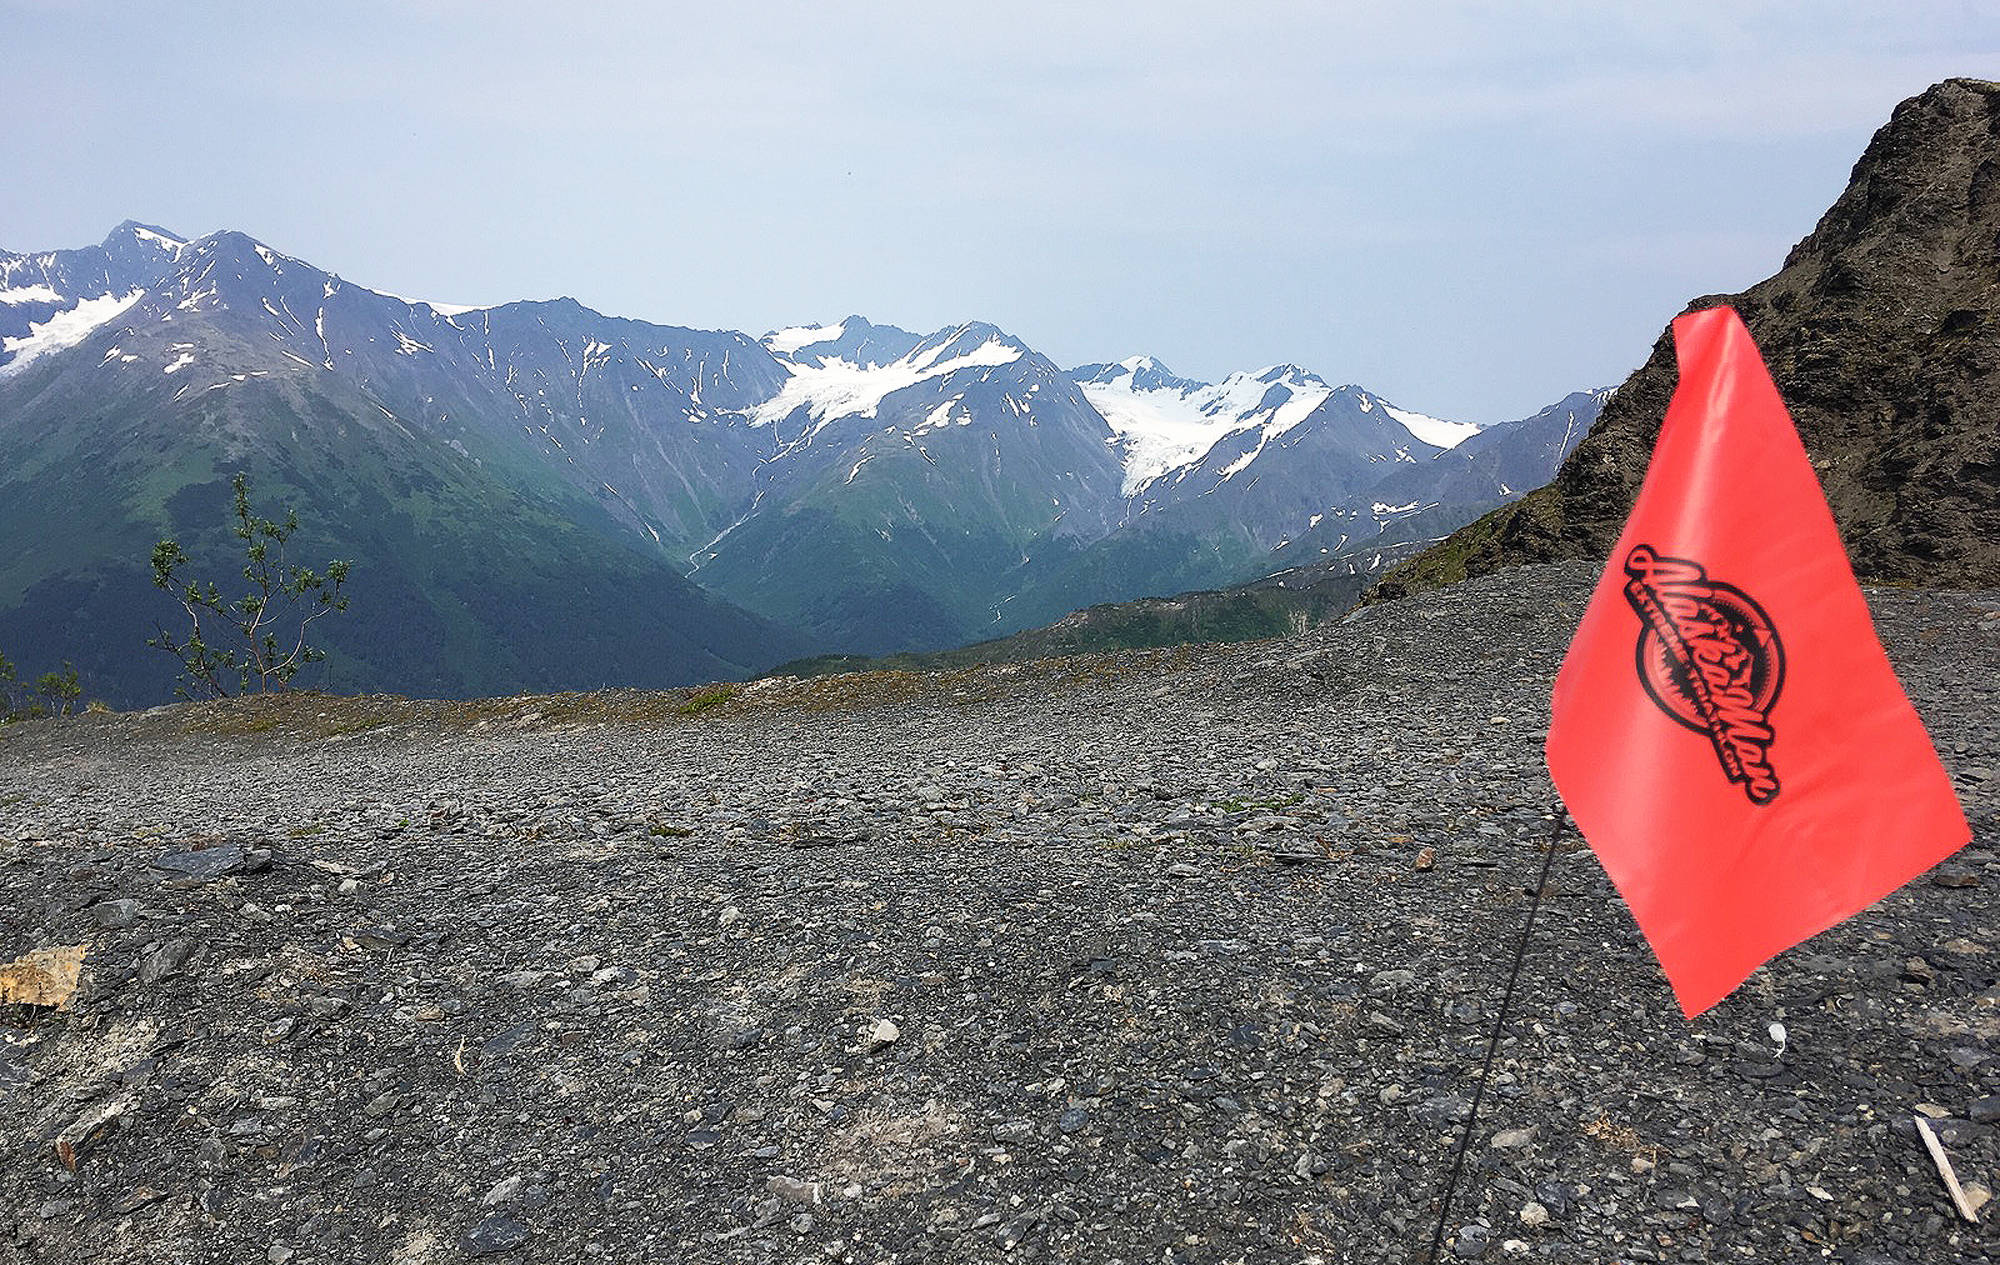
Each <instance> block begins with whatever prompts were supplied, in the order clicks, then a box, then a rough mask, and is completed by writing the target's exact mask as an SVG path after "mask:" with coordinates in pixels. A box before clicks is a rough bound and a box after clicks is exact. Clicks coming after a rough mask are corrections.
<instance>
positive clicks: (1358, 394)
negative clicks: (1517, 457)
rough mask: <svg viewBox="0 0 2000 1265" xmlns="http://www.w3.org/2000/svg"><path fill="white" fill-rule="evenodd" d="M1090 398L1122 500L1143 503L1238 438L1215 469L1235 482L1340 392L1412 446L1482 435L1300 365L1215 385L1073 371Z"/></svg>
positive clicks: (1124, 366) (1123, 370)
mask: <svg viewBox="0 0 2000 1265" xmlns="http://www.w3.org/2000/svg"><path fill="white" fill-rule="evenodd" d="M1072 376H1073V377H1075V379H1076V381H1077V383H1078V385H1079V386H1081V387H1082V388H1083V393H1084V396H1085V397H1086V398H1087V399H1089V401H1090V402H1091V404H1092V406H1093V407H1095V408H1096V409H1097V411H1098V412H1099V413H1101V414H1103V415H1104V419H1105V421H1107V422H1108V423H1110V425H1111V427H1112V429H1113V431H1115V432H1116V433H1117V435H1118V438H1119V443H1120V447H1121V450H1122V452H1123V455H1124V459H1125V494H1126V495H1127V496H1135V495H1142V494H1143V493H1144V491H1145V489H1146V488H1147V486H1148V485H1150V484H1151V483H1153V482H1154V481H1155V480H1158V479H1161V478H1164V477H1167V476H1169V475H1174V474H1176V473H1178V472H1183V471H1186V470H1189V469H1190V468H1193V467H1195V466H1197V465H1200V464H1202V459H1203V457H1204V456H1205V455H1206V454H1207V453H1209V452H1210V451H1211V450H1212V449H1214V448H1215V447H1216V446H1217V445H1218V444H1224V443H1227V442H1228V441H1231V440H1233V439H1236V438H1237V437H1238V436H1244V435H1248V436H1249V438H1247V439H1245V440H1243V441H1242V442H1239V443H1236V444H1234V445H1233V450H1234V452H1235V454H1236V455H1234V456H1233V457H1232V458H1231V459H1230V460H1229V461H1227V462H1223V463H1220V464H1219V465H1218V466H1217V467H1216V468H1217V469H1218V471H1219V474H1220V477H1222V478H1228V477H1231V476H1232V475H1234V474H1237V473H1241V472H1242V471H1243V470H1245V469H1247V468H1248V467H1249V466H1250V465H1251V464H1252V463H1253V462H1254V461H1255V460H1256V457H1257V455H1258V454H1260V453H1261V452H1262V451H1263V449H1264V448H1265V446H1266V445H1268V444H1270V443H1271V442H1272V441H1273V440H1276V439H1278V438H1279V437H1280V436H1282V435H1284V434H1285V433H1286V432H1288V431H1290V430H1291V429H1292V428H1293V427H1295V426H1297V425H1298V424H1299V423H1300V422H1303V421H1304V420H1305V419H1306V418H1308V417H1310V416H1311V415H1312V413H1313V412H1314V410H1316V409H1317V408H1319V407H1320V406H1321V405H1322V404H1324V403H1325V402H1326V401H1327V400H1328V399H1329V398H1330V397H1332V396H1333V395H1334V394H1335V393H1336V391H1338V392H1351V393H1354V401H1355V403H1356V405H1357V406H1358V407H1359V408H1360V409H1361V410H1362V411H1363V412H1367V411H1369V410H1370V409H1373V408H1375V407H1377V406H1378V405H1379V406H1380V407H1381V408H1382V410H1383V411H1384V412H1385V413H1386V414H1387V415H1388V416H1389V417H1391V418H1393V419H1394V420H1395V421H1396V422H1397V423H1398V424H1400V425H1401V426H1402V427H1403V428H1404V430H1406V431H1408V432H1409V435H1410V437H1411V438H1413V439H1415V440H1417V441H1418V442H1419V443H1421V444H1424V445H1425V446H1426V447H1428V448H1450V447H1452V446H1453V445H1454V444H1457V443H1459V442H1460V441H1462V440H1464V439H1465V438H1466V437H1467V436H1470V435H1474V434H1477V433H1478V432H1479V429H1480V428H1479V426H1478V424H1477V423H1473V422H1447V421H1440V420H1439V419H1437V418H1434V417H1427V416H1425V415H1424V414H1422V413H1417V412H1413V411H1410V410H1408V409H1399V408H1397V407H1395V406H1394V405H1392V404H1389V403H1388V402H1387V401H1379V400H1376V399H1375V398H1374V397H1372V396H1370V395H1369V394H1368V393H1367V392H1365V391H1363V390H1362V389H1361V388H1359V387H1354V386H1346V387H1339V388H1335V387H1330V386H1328V385H1327V383H1326V381H1325V380H1324V379H1322V378H1320V377H1319V376H1318V375H1317V374H1312V373H1308V372H1307V371H1305V370H1304V369H1301V368H1299V367H1298V366H1297V365H1271V366H1269V367H1267V368H1264V369H1258V370H1254V371H1251V372H1242V373H1233V374H1231V375H1229V377H1227V378H1225V379H1223V380H1222V381H1221V382H1218V383H1208V382H1198V381H1195V380H1193V379H1191V378H1182V377H1177V376H1176V375H1175V374H1174V373H1173V371H1172V370H1170V369H1168V368H1167V367H1166V366H1165V365H1163V364H1161V363H1160V362H1159V361H1157V360H1154V359H1153V358H1152V357H1151V356H1133V357H1131V358H1129V359H1126V360H1121V361H1119V362H1117V363H1116V364H1100V365H1084V366H1082V367H1080V368H1078V369H1075V370H1072Z"/></svg>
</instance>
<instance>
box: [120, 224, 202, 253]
mask: <svg viewBox="0 0 2000 1265" xmlns="http://www.w3.org/2000/svg"><path fill="white" fill-rule="evenodd" d="M135 243H136V244H138V245H141V246H145V247H148V248H150V249H155V250H163V251H166V252H167V253H169V254H179V253H180V250H181V247H183V246H186V245H187V244H188V239H187V238H185V237H182V236H181V235H180V234H179V233H175V232H170V231H169V230H167V229H164V228H161V227H160V226H159V225H157V224H141V223H140V222H139V221H137V220H126V221H125V222H124V223H122V224H120V225H119V226H118V227H117V228H114V229H112V230H111V231H110V232H109V233H107V234H106V235H105V238H104V249H106V250H115V249H117V248H118V247H120V246H128V245H132V244H135Z"/></svg>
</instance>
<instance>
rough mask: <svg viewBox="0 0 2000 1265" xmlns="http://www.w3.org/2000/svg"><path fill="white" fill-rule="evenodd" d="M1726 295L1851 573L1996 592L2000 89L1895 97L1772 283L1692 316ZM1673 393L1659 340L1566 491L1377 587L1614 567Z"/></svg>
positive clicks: (1973, 83) (1568, 477)
mask: <svg viewBox="0 0 2000 1265" xmlns="http://www.w3.org/2000/svg"><path fill="white" fill-rule="evenodd" d="M1720 213H1721V214H1725V215H1726V214H1727V211H1726V208H1724V209H1722V210H1721V211H1720ZM1722 303H1727V304H1730V305H1732V306H1734V307H1735V308H1736V309H1737V311H1738V312H1740V313H1742V315H1743V319H1744V320H1745V322H1747V323H1748V325H1749V326H1750V330H1751V332H1752V333H1753V334H1754V335H1755V336H1756V338H1757V343H1758V345H1759V346H1760V347H1761V348H1762V349H1763V351H1764V357H1765V360H1766V362H1767V363H1768V364H1769V365H1770V368H1771V374H1772V377H1773V378H1774V379H1776V381H1777V384H1778V389H1779V390H1780V391H1781V392H1782V393H1783V395H1784V398H1785V401H1786V403H1787V404H1788V405H1789V406H1790V407H1791V410H1792V416H1793V419H1794V420H1795V421H1796V422H1797V423H1798V428H1799V433H1800V435H1801V437H1802V438H1803V439H1804V440H1805V445H1806V448H1807V450H1808V451H1809V452H1810V453H1811V454H1812V458H1813V465H1814V467H1815V468H1816V469H1817V470H1818V471H1819V476H1820V481H1821V482H1822V484H1823V485H1824V486H1825V488H1826V493H1827V499H1828V500H1829V501H1830V502H1831V503H1832V506H1833V513H1834V517H1835V518H1836V519H1837V520H1838V521H1839V523H1840V528H1841V533H1842V536H1843V537H1844V538H1845V540H1846V542H1847V547H1848V552H1849V555H1850V557H1851V558H1852V559H1853V562H1854V566H1855V569H1856V571H1858V572H1859V573H1860V574H1861V575H1863V576H1864V577H1872V578H1877V579H1885V580H1898V581H1908V582H1919V583H1925V584H1938V585H1950V586H1968V587H1976V586H1983V585H1993V584H1996V583H2000V84H1994V83H1987V82H1984V81H1980V80H1972V79H1952V80H1947V81H1946V82H1944V83H1941V84H1938V85H1937V86H1936V87H1934V88H1931V89H1929V90H1928V91H1926V92H1924V93H1923V94H1922V95H1920V96H1917V97H1914V98H1912V99H1910V100H1908V101H1905V102H1904V103H1903V104H1902V105H1900V106H1898V107H1897V108H1896V112H1895V114H1894V115H1893V116H1891V118H1890V120H1889V122H1888V124H1887V125H1886V126H1884V127H1883V128H1882V129H1881V131H1879V132H1877V133H1876V134H1875V138H1874V140H1873V141H1871V142H1870V143H1869V146H1868V149H1867V151H1866V152H1865V153H1864V154H1863V155H1862V156H1861V160H1860V161H1859V162H1858V163H1856V164H1855V167H1854V174H1853V176H1852V178H1851V179H1850V180H1849V182H1848V186H1847V189H1846V191H1845V192H1844V193H1842V194H1841V196H1840V198H1839V200H1837V201H1836V202H1835V203H1834V204H1833V206H1832V208H1831V209H1829V210H1828V211H1827V213H1826V214H1825V216H1823V217H1822V218H1821V220H1820V222H1819V226H1818V227H1817V228H1815V229H1814V230H1813V232H1812V234H1811V235H1810V236H1809V237H1807V238H1806V239H1805V240H1804V241H1802V242H1800V243H1799V244H1798V245H1797V246H1796V247H1794V248H1793V249H1792V252H1791V254H1790V255H1789V256H1788V257H1787V258H1786V260H1785V266H1784V267H1783V268H1782V269H1781V270H1779V272H1778V273H1777V274H1776V275H1774V276H1772V277H1770V278H1768V279H1766V280H1764V281H1762V282H1759V283H1758V284H1757V285H1754V286H1752V287H1751V288H1750V289H1749V290H1747V291H1745V292H1743V293H1742V294H1734V295H1715V296H1709V297H1705V298H1700V299H1696V300H1695V301H1694V302H1693V303H1691V304H1689V305H1688V310H1690V311H1692V310H1695V309H1697V308H1704V307H1713V306H1715V305H1717V304H1722ZM1674 382H1675V370H1674V357H1673V343H1672V339H1671V338H1670V337H1669V336H1667V335H1666V334H1662V335H1661V337H1660V340H1659V341H1658V342H1657V343H1656V344H1654V347H1653V353H1652V355H1651V357H1649V358H1648V359H1647V361H1646V363H1645V365H1643V366H1642V367H1641V368H1640V369H1639V370H1638V372H1636V373H1634V374H1633V375H1632V377H1631V378H1630V380H1628V381H1627V382H1626V383H1625V385H1624V386H1623V387H1621V388H1620V389H1619V390H1618V392H1617V394H1616V395H1615V396H1614V397H1613V398H1612V399H1611V401H1610V402H1609V403H1608V404H1606V405H1605V408H1604V413H1603V417H1602V419H1601V420H1600V422H1599V423H1598V425H1597V427H1596V429H1595V430H1594V431H1592V433H1591V435H1590V437H1589V438H1588V439H1586V440H1585V441H1584V442H1583V444H1582V445H1580V446H1579V447H1578V448H1577V450H1576V452H1575V453H1574V454H1573V455H1572V456H1571V457H1570V459H1569V460H1568V461H1567V462H1565V463H1564V465H1563V468H1562V470H1561V471H1560V472H1559V473H1558V475H1557V477H1556V479H1555V481H1554V482H1553V483H1551V484H1550V485H1549V486H1548V487H1546V488H1543V489H1542V490H1540V491H1539V492H1536V493H1535V494H1533V495H1531V496H1529V497H1526V498H1524V499H1523V500H1522V501H1519V502H1517V503H1515V504H1513V505H1510V506H1507V507H1505V508H1503V509H1500V510H1497V511H1495V512H1494V513H1492V514H1490V515H1488V516H1487V517H1485V518H1483V519H1481V520H1479V521H1478V522H1476V523H1474V524H1472V525H1471V526H1469V527H1466V528H1464V529H1462V530H1460V531H1459V532H1457V533H1456V534H1455V535H1453V536H1452V537H1450V538H1449V539H1447V540H1446V541H1444V542H1443V543H1441V544H1440V545H1438V546H1436V547H1435V548H1433V549H1431V550H1429V551H1427V552H1426V553H1424V554H1423V555H1421V556H1419V557H1418V558H1416V559H1413V560H1412V561H1411V562H1410V563H1408V564H1406V565H1405V566H1403V567H1401V568H1399V569H1398V570H1396V571H1395V572H1393V573H1391V574H1390V575H1389V576H1387V577H1385V578H1384V580H1383V581H1382V583H1381V584H1380V585H1378V586H1377V588H1376V590H1375V593H1376V595H1377V596H1381V597H1396V596H1401V595H1403V594H1405V593H1409V592H1413V591H1416V590H1420V589H1424V588H1430V587H1434V586H1436V585H1438V584H1445V583H1451V582H1453V581H1455V580H1459V579H1463V578H1465V577H1467V576H1470V575H1478V574H1483V573H1485V572H1488V571H1492V570H1494V569H1496V568H1498V567H1505V566H1512V565H1516V564H1519V563H1523V562H1539V561H1550V560H1555V559H1563V558H1599V557H1602V556H1604V555H1605V554H1606V553H1607V552H1608V551H1609V549H1610V547H1611V544H1612V542H1613V540H1614V539H1615V538H1616V537H1617V534H1618V530H1619V528H1620V526H1621V525H1622V523H1623V522H1624V518H1625V515H1626V513H1627V512H1628V511H1629V510H1630V509H1631V505H1632V500H1633V498H1634V496H1635V495H1636V494H1637V492H1638V488H1639V483H1640V481H1641V479H1642V478H1643V477H1644V475H1645V471H1646V462H1647V459H1648V458H1649V456H1650V455H1651V453H1652V447H1653V441H1654V440H1655V439H1656V438H1657V437H1658V435H1659V429H1660V421H1661V419H1662V417H1663V416H1664V415H1665V413H1666V407H1667V401H1668V400H1669V399H1670V398H1671V397H1672V395H1673V389H1674Z"/></svg>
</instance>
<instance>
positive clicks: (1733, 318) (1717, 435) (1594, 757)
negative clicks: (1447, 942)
mask: <svg viewBox="0 0 2000 1265" xmlns="http://www.w3.org/2000/svg"><path fill="white" fill-rule="evenodd" d="M1674 349H1675V352H1676V354H1677V355H1678V358H1679V361H1680V385H1679V386H1678V387H1677V388H1676V390H1675V391H1674V398H1673V402H1672V404H1670V405H1669V406H1668V408H1667V416H1666V421H1665V424H1664V425H1663V426H1662V427H1661V428H1660V439H1659V443H1658V445H1657V446H1655V448H1654V449H1653V462H1652V465H1651V467H1650V468H1649V469H1648V470H1647V472H1646V482H1645V485H1644V486H1643V487H1641V488H1640V490H1639V498H1638V501H1637V503H1636V504H1634V505H1633V507H1632V517H1631V518H1630V519H1629V520H1627V522H1626V524H1625V531H1624V533H1623V534H1622V535H1621V536H1619V538H1618V544H1617V546H1616V548H1614V549H1613V551H1612V554H1611V561H1610V564H1609V565H1608V566H1607V567H1606V568H1605V572H1604V578H1603V579H1601V580H1600V581H1598V585H1597V590H1596V592H1595V593H1593V594H1592V596H1591V599H1590V605H1589V607H1588V608H1587V609H1586V610H1585V611H1584V615H1583V622H1582V624H1581V625H1580V626H1579V627H1578V628H1577V631H1576V639H1575V640H1574V641H1573V642H1571V643H1570V648H1569V654H1568V656H1567V657H1566V658H1565V659H1564V660H1563V665H1562V670H1561V671H1560V672H1558V673H1557V674H1556V683H1555V697H1554V701H1553V717H1552V719H1551V723H1550V725H1549V737H1548V761H1549V774H1550V776H1551V777H1553V778H1554V779H1555V783H1556V789H1557V790H1558V791H1559V792H1560V793H1561V794H1562V798H1563V803H1564V804H1565V805H1567V806H1568V808H1569V811H1570V814H1571V816H1573V817H1575V818H1576V822H1577V825H1578V826H1579V827H1580V828H1581V829H1582V831H1583V835H1584V838H1585V839H1586V840H1588V841H1589V843H1590V846H1591V848H1592V850H1594V851H1595V852H1596V853H1597V857H1598V859H1599V860H1600V861H1601V862H1603V864H1604V868H1605V871H1606V872H1607V873H1608V874H1609V875H1610V876H1611V881H1612V882H1613V883H1615V884H1616V885H1617V887H1618V891H1619V893H1620V894H1621V895H1622V896H1624V898H1625V903H1626V904H1627V905H1628V906H1630V907H1631V910H1632V916H1633V917H1634V918H1635V919H1636V920H1637V921H1638V924H1639V929H1640V930H1641V931H1642V932H1644V933H1645V936H1646V939H1647V940H1648V941H1649V942H1651V944H1652V946H1653V952H1654V953H1655V954H1657V955H1658V957H1659V959H1660V965H1661V967H1663V968H1664V969H1665V971H1666V973H1667V979H1668V981H1669V982H1670V983H1671V984H1672V985H1673V988H1674V993H1675V995H1676V996H1677V997H1678V998H1679V999H1680V1003H1681V1009H1682V1010H1683V1011H1684V1012H1686V1014H1687V1016H1688V1017H1689V1018H1693V1017H1694V1016H1695V1015H1698V1014H1700V1013H1701V1012H1702V1011H1704V1010H1706V1009H1708V1008H1709V1007H1710V1006H1713V1005H1714V1004H1715V1003H1716V1002H1718V1001H1720V1000H1722V998H1723V997H1725V996H1727V995H1728V993H1729V992H1730V990H1732V989H1734V988H1735V987H1736V986H1737V985H1738V984H1740V983H1742V982H1743V981H1744V979H1746V978H1747V977H1748V976H1749V975H1750V973H1751V972H1752V971H1754V970H1756V969H1757V968H1758V967H1759V966H1761V965H1763V964H1764V963H1765V962H1767V961H1769V960H1770V959H1771V958H1772V957H1773V956H1774V955H1776V954H1778V953H1780V952H1782V951H1783V950H1785V949H1788V948H1790V947H1791V946H1793V945H1795V944H1798V943H1799V942H1800V941H1802V940H1804V939H1806V938H1807V937H1809V936H1812V935H1815V934H1817V933H1818V932H1820V931H1823V930H1825V929H1826V928H1828V927H1831V926H1832V925H1834V924H1835V923H1837V922H1839V921H1841V920H1842V919H1844V918H1846V917H1848V916H1849V915H1851V914H1854V913H1856V912H1858V911H1860V910H1862V909H1864V908H1866V907H1867V906H1868V905H1870V904H1873V903H1874V902H1875V901H1877V900H1879V899H1881V898H1882V897H1883V896H1886V895H1887V894H1888V893H1890V892H1891V891H1894V890H1895V889H1896V888H1897V887H1899V886H1901V885H1902V884H1903V883H1905V882H1907V881H1909V880H1910V879H1912V878H1914V877H1915V876H1917V875H1918V874H1921V873H1922V872H1923V871H1925V870H1927V869H1929V868H1930V867H1931V866H1932V865H1935V864H1936V863H1937V862H1938V861H1940V860H1942V859H1943V858H1945V857H1946V856H1949V855H1950V854H1951V853H1953V852H1955V851H1957V850H1958V849H1959V848H1960V847H1961V846H1963V845H1964V844H1965V843H1967V842H1968V841H1969V840H1970V839H1971V837H1972V830H1971V827H1970V826H1969V825H1967V823H1966V820H1965V814H1964V812H1963V811H1961V810H1960V808H1959V805H1958V800H1957V799H1956V798H1955V797H1954V796H1953V794H1952V789H1951V779H1950V777H1949V776H1948V775H1947V774H1946V773H1945V771H1944V766H1943V765H1941V764H1940V763H1939V762H1938V758H1937V753H1936V752H1935V751H1934V750H1933V749H1932V747H1931V742H1930V737H1929V736H1928V735H1927V734H1926V733H1925V732H1924V727H1923V722H1922V721H1920V720H1919V719H1918V718H1917V713H1916V711H1915V709H1914V708H1912V707H1911V706H1910V703H1909V700H1908V698H1906V697H1905V696H1904V694H1903V690H1902V687H1901V686H1900V685H1899V684H1898V683H1897V681H1896V675H1895V671H1894V670H1893V669H1892V668H1891V667H1890V666H1889V659H1888V656H1887V655H1885V654H1884V653H1883V652H1882V646H1881V643H1880V642H1878V641H1877V640H1876V637H1875V629H1874V625H1873V624H1872V623H1871V622H1870V620H1869V617H1868V607H1867V604H1866V602H1865V601H1864V600H1863V599H1862V596H1861V589H1860V587H1859V586H1858V585H1856V584H1855V582H1854V573H1853V572H1852V571H1851V570H1850V569H1849V568H1848V565H1847V554H1846V552H1845V551H1844V550H1843V549H1842V548H1841V544H1840V534H1839V531H1838V529H1837V528H1835V526H1834V522H1833V515H1832V513H1831V512H1830V511H1829V510H1828V509H1827V505H1826V498H1825V497H1824V496H1823V495H1822V494H1821V492H1820V488H1819V481H1818V480H1817V479H1816V478H1815V477H1814V476H1813V471H1812V466H1811V464H1810V463H1809V462H1808V460H1807V458H1806V451H1805V447H1804V445H1802V444H1801V443H1800V442H1799V437H1798V432H1797V431H1796V430H1795V429H1793V426H1792V420H1791V417H1790V416H1789V415H1788V414H1787V413H1786V412H1785V405H1784V402H1783V401H1782V400H1780V399H1779V398H1778V390H1777V387H1776V386H1775V385H1773V384H1772V382H1771V378H1770V375H1769V374H1768V373H1766V372H1765V370H1764V362H1763V360H1762V358H1761V357H1759V355H1758V353H1757V346H1756V344H1755V343H1753V342H1752V341H1751V339H1750V331H1749V330H1747V329H1745V328H1744V326H1743V322H1742V320H1741V319H1740V318H1738V317H1737V315H1736V313H1735V312H1734V311H1732V310H1731V309H1729V308H1726V307H1721V308H1710V309H1708V310H1706V311H1702V312H1694V313H1690V314H1689V315H1687V316H1683V317H1681V318H1679V319H1678V320H1676V321H1675V322H1674Z"/></svg>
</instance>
